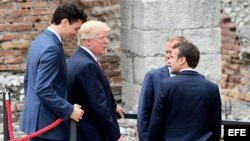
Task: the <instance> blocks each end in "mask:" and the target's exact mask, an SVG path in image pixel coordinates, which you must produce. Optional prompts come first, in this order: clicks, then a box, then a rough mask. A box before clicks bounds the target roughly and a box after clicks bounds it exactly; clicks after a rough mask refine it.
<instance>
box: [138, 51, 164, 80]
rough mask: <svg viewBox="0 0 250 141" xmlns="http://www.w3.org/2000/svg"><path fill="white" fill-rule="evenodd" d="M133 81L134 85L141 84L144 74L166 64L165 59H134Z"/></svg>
mask: <svg viewBox="0 0 250 141" xmlns="http://www.w3.org/2000/svg"><path fill="white" fill-rule="evenodd" d="M134 63H135V65H134V66H135V67H134V74H135V75H134V80H135V83H136V84H140V85H141V84H142V82H143V80H144V77H145V74H146V73H147V72H148V71H149V70H152V69H156V68H159V67H162V66H164V65H165V64H166V62H165V57H163V56H162V57H146V58H141V57H135V61H134Z"/></svg>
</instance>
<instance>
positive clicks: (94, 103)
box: [67, 47, 121, 141]
mask: <svg viewBox="0 0 250 141" xmlns="http://www.w3.org/2000/svg"><path fill="white" fill-rule="evenodd" d="M67 66H68V92H69V93H68V95H69V101H70V102H71V103H77V104H79V105H81V106H82V108H83V109H84V112H85V113H84V115H83V119H82V120H80V122H79V123H78V130H77V131H78V132H77V134H78V139H77V140H78V141H116V140H117V139H118V138H119V137H120V135H121V134H120V130H119V125H118V123H117V119H116V112H115V109H116V103H115V100H114V97H113V94H112V92H111V88H110V85H109V82H108V80H107V78H106V77H105V75H104V73H103V71H102V70H101V68H100V67H99V66H98V64H97V63H96V61H95V60H94V59H93V58H92V56H90V55H89V54H88V53H87V52H86V51H85V50H84V49H82V48H80V47H79V48H78V49H77V51H76V52H75V53H74V54H73V55H72V56H71V58H70V59H69V60H68V62H67Z"/></svg>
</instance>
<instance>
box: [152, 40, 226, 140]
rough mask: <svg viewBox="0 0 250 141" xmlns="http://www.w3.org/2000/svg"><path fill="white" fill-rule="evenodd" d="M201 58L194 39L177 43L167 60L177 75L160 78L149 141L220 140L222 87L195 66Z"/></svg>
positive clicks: (172, 71) (171, 70)
mask: <svg viewBox="0 0 250 141" xmlns="http://www.w3.org/2000/svg"><path fill="white" fill-rule="evenodd" d="M199 58H200V53H199V50H198V48H197V47H196V46H195V45H193V44H192V43H187V42H184V43H179V44H176V45H174V47H173V50H172V52H171V57H170V59H169V60H168V63H169V64H170V72H171V73H174V74H177V75H176V76H175V77H170V78H167V79H164V80H162V81H161V90H160V93H159V95H158V97H157V102H156V105H155V107H154V109H153V114H152V117H151V120H150V125H149V130H148V136H147V141H197V140H198V141H206V140H211V141H219V140H220V133H221V99H220V93H219V88H218V86H217V85H216V84H214V83H212V82H210V81H209V80H206V79H205V78H204V76H203V75H201V74H199V73H198V72H196V71H195V70H194V68H196V66H197V64H198V62H199Z"/></svg>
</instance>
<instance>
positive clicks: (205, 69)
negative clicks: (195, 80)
mask: <svg viewBox="0 0 250 141" xmlns="http://www.w3.org/2000/svg"><path fill="white" fill-rule="evenodd" d="M196 70H197V71H198V72H200V73H201V74H203V75H204V76H205V77H206V79H208V80H211V81H213V82H215V83H217V84H219V81H220V79H221V56H220V55H219V54H201V56H200V61H199V64H198V66H197V68H196Z"/></svg>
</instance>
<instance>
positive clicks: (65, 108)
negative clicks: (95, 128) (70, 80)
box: [21, 30, 73, 140]
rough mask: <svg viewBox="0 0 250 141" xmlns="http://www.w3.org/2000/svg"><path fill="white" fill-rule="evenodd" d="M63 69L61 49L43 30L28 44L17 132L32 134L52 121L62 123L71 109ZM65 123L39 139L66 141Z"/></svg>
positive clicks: (50, 35) (51, 34)
mask: <svg viewBox="0 0 250 141" xmlns="http://www.w3.org/2000/svg"><path fill="white" fill-rule="evenodd" d="M66 71H67V69H66V61H65V57H64V53H63V48H62V46H61V43H60V41H59V40H58V38H57V37H56V35H55V34H54V33H52V32H51V31H49V30H45V31H44V32H43V33H41V34H40V35H39V36H38V37H37V38H36V39H35V40H34V41H33V42H32V44H31V46H30V49H29V54H28V60H27V68H26V72H25V78H24V90H25V103H24V109H23V113H22V118H21V130H22V131H24V132H26V133H32V132H35V131H37V130H38V129H41V128H43V127H45V126H47V125H49V124H51V123H52V122H53V121H55V120H56V119H58V118H59V117H60V118H63V119H64V120H65V121H66V120H67V119H68V118H69V117H70V115H71V113H72V112H73V106H72V105H71V104H70V103H68V102H67V101H66V100H65V98H67V96H66V86H67V81H66V79H67V78H66V77H67V72H66ZM66 126H67V124H66V122H65V123H63V124H60V125H59V126H57V127H56V128H54V129H52V130H51V131H49V132H47V133H45V134H43V135H41V136H40V137H43V138H47V139H52V140H66V138H67V134H66V133H67V127H66Z"/></svg>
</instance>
